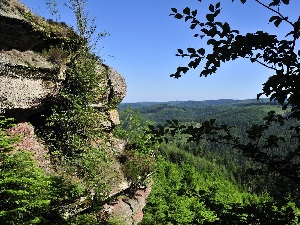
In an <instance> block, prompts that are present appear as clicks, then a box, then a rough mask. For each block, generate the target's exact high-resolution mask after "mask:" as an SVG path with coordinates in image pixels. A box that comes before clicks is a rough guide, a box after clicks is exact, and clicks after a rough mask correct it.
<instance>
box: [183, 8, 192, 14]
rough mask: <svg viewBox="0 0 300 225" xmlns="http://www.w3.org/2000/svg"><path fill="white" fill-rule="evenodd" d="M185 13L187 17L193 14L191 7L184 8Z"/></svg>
mask: <svg viewBox="0 0 300 225" xmlns="http://www.w3.org/2000/svg"><path fill="white" fill-rule="evenodd" d="M183 13H184V14H186V15H190V14H191V10H190V8H189V7H186V8H184V9H183Z"/></svg>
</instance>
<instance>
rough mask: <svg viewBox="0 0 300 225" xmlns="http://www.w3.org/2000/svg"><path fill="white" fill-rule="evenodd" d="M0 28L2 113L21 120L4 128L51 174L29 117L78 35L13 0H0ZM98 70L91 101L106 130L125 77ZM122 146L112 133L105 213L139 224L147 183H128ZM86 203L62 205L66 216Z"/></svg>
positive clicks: (58, 81)
mask: <svg viewBox="0 0 300 225" xmlns="http://www.w3.org/2000/svg"><path fill="white" fill-rule="evenodd" d="M0 30H1V33H0V115H4V116H7V117H14V118H15V119H16V120H17V122H19V123H18V124H17V125H16V126H15V127H13V128H11V129H10V130H9V131H8V132H10V133H11V134H13V135H22V136H23V139H22V141H21V142H20V143H18V144H17V146H16V148H17V150H19V151H22V150H29V151H31V152H33V154H34V157H35V158H36V160H37V162H38V165H39V167H40V168H42V169H43V170H44V171H45V172H46V173H47V174H51V173H53V171H54V170H53V168H52V164H51V160H50V154H49V152H48V149H47V146H46V145H45V143H43V142H42V141H41V140H38V139H37V138H36V136H35V133H34V127H33V126H32V125H30V124H29V123H28V118H31V120H32V118H33V120H34V118H35V117H34V116H35V115H36V114H37V113H42V112H43V111H45V110H46V109H47V108H49V105H51V104H52V102H53V100H54V99H55V98H56V96H57V94H58V93H59V90H60V88H61V87H62V85H63V81H64V80H65V79H66V77H65V72H66V70H67V69H68V63H67V62H68V57H69V56H68V55H66V54H65V51H64V49H63V47H67V46H72V47H73V48H75V50H76V45H77V43H78V42H79V41H78V40H80V38H79V37H78V36H77V34H76V33H75V32H74V31H73V30H72V29H71V28H69V27H67V26H66V25H65V24H60V23H53V22H47V21H46V20H44V19H42V18H40V17H38V16H35V15H33V14H32V13H31V12H30V10H29V9H27V8H26V7H25V6H23V5H22V4H20V3H19V2H18V1H17V0H1V1H0ZM97 71H98V73H104V74H105V79H104V80H103V81H101V82H100V81H99V86H101V87H102V88H103V90H105V91H104V93H103V95H102V96H101V98H99V99H98V100H97V101H96V102H95V103H94V104H92V105H91V106H92V107H94V108H96V109H97V110H98V112H99V115H101V117H102V118H103V121H102V124H101V126H100V127H102V129H104V130H105V132H110V131H111V130H112V129H113V128H114V127H115V125H117V124H119V122H120V121H119V115H118V112H117V110H116V108H117V107H118V105H119V104H120V102H121V101H122V99H123V98H124V96H125V94H126V83H125V79H124V78H123V76H122V75H120V74H119V73H118V72H117V71H116V70H114V69H113V68H111V67H109V66H107V65H104V64H101V63H100V62H99V65H98V68H97ZM100 141H101V140H100ZM124 149H125V142H124V141H122V140H118V139H116V138H114V137H113V136H112V135H110V141H109V143H108V144H107V151H109V152H113V154H114V155H115V156H116V158H115V160H114V161H113V162H112V163H111V165H110V167H109V168H107V171H110V170H112V171H114V174H115V177H114V178H113V179H114V181H115V183H114V184H113V185H112V187H111V190H110V193H109V199H108V200H107V201H106V203H105V205H104V213H105V215H107V214H108V215H111V216H112V217H118V218H121V220H122V223H121V224H125V225H126V224H137V223H138V222H139V221H140V220H141V218H142V208H143V207H144V206H145V199H146V198H147V196H148V195H149V192H150V189H149V188H144V189H134V190H133V189H132V188H131V187H132V183H131V182H129V181H128V180H127V178H126V175H124V173H123V170H122V165H121V164H120V163H119V161H118V159H117V156H118V155H121V154H122V152H123V151H124ZM107 179H108V178H107ZM128 192H130V193H128ZM110 199H112V202H110ZM85 204H86V203H85V198H82V199H78V202H77V203H76V206H74V207H73V206H72V205H70V206H69V209H66V208H65V209H64V210H65V212H64V213H65V214H66V217H68V216H70V215H72V213H73V214H74V213H79V212H80V211H82V210H86V209H87V208H88V207H89V206H87V205H85Z"/></svg>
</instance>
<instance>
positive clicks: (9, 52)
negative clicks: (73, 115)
mask: <svg viewBox="0 0 300 225" xmlns="http://www.w3.org/2000/svg"><path fill="white" fill-rule="evenodd" d="M0 30H1V35H0V100H1V101H0V114H4V115H6V116H9V117H11V116H14V117H15V118H16V119H18V120H19V121H26V120H27V119H28V117H29V116H30V115H33V114H35V113H37V112H40V111H42V110H44V109H45V106H47V105H48V104H49V102H51V100H52V99H53V98H55V96H56V94H57V93H58V91H59V89H60V86H61V83H62V81H63V80H64V79H65V77H64V73H65V71H66V69H67V59H68V55H66V52H65V51H63V49H62V46H64V48H68V46H69V47H70V46H72V48H75V49H76V43H77V42H79V41H78V40H80V38H79V36H78V35H77V34H76V33H75V32H74V31H73V30H72V29H71V28H69V27H67V26H66V25H64V24H61V23H53V22H52V23H48V22H47V21H45V20H44V19H42V18H40V17H38V16H35V15H33V14H32V13H31V12H30V10H29V9H27V8H26V7H25V6H23V5H22V4H20V3H19V2H18V1H17V0H3V1H1V2H0ZM76 40H77V41H76ZM74 46H75V47H74ZM98 72H99V73H103V72H105V73H106V80H104V82H102V83H99V85H100V86H104V89H105V90H106V92H105V93H104V94H103V96H102V98H101V99H99V101H98V102H95V104H93V106H94V107H96V108H99V109H100V110H99V111H103V110H101V109H102V108H103V107H104V106H107V105H109V108H116V107H117V106H118V104H120V102H121V101H122V99H123V98H124V96H125V93H126V83H125V80H124V78H123V77H122V76H121V75H120V74H119V73H118V72H117V71H115V70H114V69H112V68H110V67H108V66H106V65H103V64H99V67H98ZM103 114H104V115H105V117H106V118H107V121H104V123H105V126H106V127H113V126H114V125H116V124H117V123H118V119H116V118H117V117H116V116H115V115H114V114H113V113H111V112H108V113H106V112H104V113H103ZM110 115H112V116H113V117H110ZM108 130H110V129H109V128H108Z"/></svg>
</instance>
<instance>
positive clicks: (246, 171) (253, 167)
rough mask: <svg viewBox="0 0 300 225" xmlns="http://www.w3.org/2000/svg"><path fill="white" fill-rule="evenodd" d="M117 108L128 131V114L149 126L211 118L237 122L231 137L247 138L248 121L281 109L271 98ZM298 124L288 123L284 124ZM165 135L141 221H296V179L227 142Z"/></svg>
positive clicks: (284, 146)
mask: <svg viewBox="0 0 300 225" xmlns="http://www.w3.org/2000/svg"><path fill="white" fill-rule="evenodd" d="M119 110H120V115H121V119H122V121H124V124H123V125H124V128H125V129H127V130H131V129H128V128H129V127H128V123H127V122H128V121H127V122H125V121H126V118H131V117H132V115H135V116H136V117H138V118H139V119H140V123H141V124H148V126H150V127H151V126H160V125H159V124H160V123H162V122H163V123H165V121H170V120H174V119H176V120H177V119H178V121H177V122H178V124H184V125H187V124H192V125H194V126H197V124H201V123H203V122H204V121H205V120H208V119H210V118H215V119H216V121H217V123H219V124H225V123H226V124H229V125H231V126H234V133H235V135H236V136H239V137H241V138H244V139H247V137H245V135H244V134H245V131H246V130H247V129H249V128H250V127H251V125H252V124H253V123H263V119H262V118H264V117H265V116H266V115H267V113H268V112H269V111H274V112H276V113H283V112H282V110H281V107H280V105H279V104H278V103H276V102H271V103H270V101H269V99H261V101H259V102H258V101H257V100H255V99H252V100H230V99H228V100H213V101H182V102H180V101H177V102H163V103H159V102H157V103H154V102H152V103H151V102H141V103H123V104H121V105H120V108H119ZM285 113H286V112H285ZM129 115H131V116H129ZM149 124H150V125H149ZM163 125H164V127H167V124H163ZM296 125H299V123H298V122H297V121H296V120H291V121H289V123H287V124H285V125H284V126H286V127H290V126H296ZM135 130H136V129H132V130H131V131H132V132H135ZM286 130H288V129H285V128H283V127H280V126H276V125H273V126H272V127H271V128H270V129H269V130H268V131H267V132H266V133H265V134H264V135H265V137H267V136H268V135H269V133H272V134H278V135H282V136H285V137H286V136H289V135H291V132H287V133H285V132H286ZM168 135H169V136H168V138H167V139H168V141H167V142H165V141H164V142H162V143H161V145H160V146H159V149H158V152H157V153H156V154H157V168H156V169H155V173H154V176H153V179H154V185H153V190H152V192H151V194H150V197H149V199H148V203H147V206H146V208H145V210H144V211H145V217H144V219H143V221H142V223H141V224H298V220H299V216H300V214H299V213H300V211H299V204H298V203H299V197H300V196H299V187H298V184H297V183H296V182H292V181H290V180H289V179H287V178H286V177H284V176H281V175H280V174H278V173H276V172H270V171H269V170H267V168H266V167H264V165H263V164H262V163H259V162H256V161H255V160H253V159H251V158H249V157H247V156H245V155H243V154H242V152H240V151H238V150H237V149H235V148H233V147H232V146H231V145H228V144H226V143H218V142H216V141H213V140H207V139H203V140H201V141H200V142H189V141H187V139H188V138H187V134H184V133H183V134H182V133H177V134H175V135H170V134H168ZM244 141H247V140H244ZM296 145H297V142H296V141H295V142H294V143H292V142H289V143H280V145H278V146H277V147H276V149H273V151H272V152H273V154H274V155H278V154H281V153H282V154H283V153H285V152H286V151H290V149H292V148H293V146H296Z"/></svg>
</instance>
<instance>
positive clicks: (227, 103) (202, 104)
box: [119, 99, 281, 125]
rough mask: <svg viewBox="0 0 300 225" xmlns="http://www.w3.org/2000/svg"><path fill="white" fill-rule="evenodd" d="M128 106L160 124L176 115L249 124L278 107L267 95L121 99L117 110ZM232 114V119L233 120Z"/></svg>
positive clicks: (186, 119)
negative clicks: (240, 97)
mask: <svg viewBox="0 0 300 225" xmlns="http://www.w3.org/2000/svg"><path fill="white" fill-rule="evenodd" d="M126 107H131V108H132V109H134V110H136V111H138V112H140V114H141V116H142V117H143V118H145V119H147V120H151V121H154V122H156V123H160V124H163V123H165V121H166V120H171V119H176V120H179V121H181V122H192V121H193V122H201V121H203V120H206V119H210V118H216V119H219V120H220V122H226V123H229V124H232V125H234V124H237V123H242V124H249V123H252V122H256V121H259V120H261V118H262V116H264V115H265V114H266V112H268V111H270V110H274V111H279V110H280V109H281V108H280V106H279V105H278V104H277V103H274V102H273V103H270V101H269V99H261V100H260V101H259V102H258V101H257V100H255V99H248V100H233V99H219V100H206V101H170V102H138V103H122V104H121V105H120V107H119V109H120V110H122V109H124V108H126ZM233 118H234V120H233Z"/></svg>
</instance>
